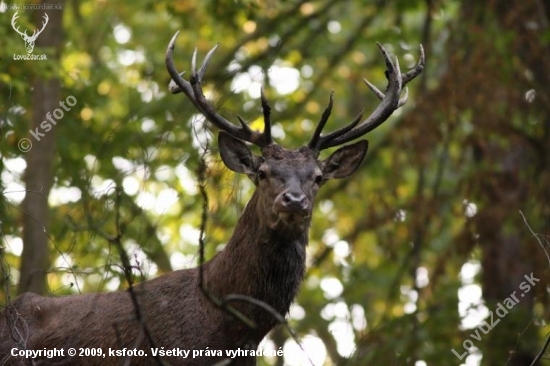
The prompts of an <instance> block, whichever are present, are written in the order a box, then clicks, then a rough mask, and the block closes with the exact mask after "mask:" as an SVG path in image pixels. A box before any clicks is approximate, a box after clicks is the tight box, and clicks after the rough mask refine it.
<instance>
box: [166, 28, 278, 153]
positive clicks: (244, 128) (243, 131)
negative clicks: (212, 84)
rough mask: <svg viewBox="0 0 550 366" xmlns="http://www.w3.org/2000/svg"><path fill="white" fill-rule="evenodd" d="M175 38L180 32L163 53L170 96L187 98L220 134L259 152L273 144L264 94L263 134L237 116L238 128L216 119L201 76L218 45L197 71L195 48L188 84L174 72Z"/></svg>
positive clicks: (176, 35)
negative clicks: (258, 148) (257, 148)
mask: <svg viewBox="0 0 550 366" xmlns="http://www.w3.org/2000/svg"><path fill="white" fill-rule="evenodd" d="M178 34H179V32H177V33H176V34H175V35H174V37H172V40H170V43H169V44H168V49H167V50H166V60H165V62H166V68H167V69H168V73H169V74H170V76H171V78H172V80H171V81H170V84H169V85H168V89H169V90H170V92H171V93H173V94H177V93H179V92H183V93H184V94H185V95H186V96H187V98H189V100H190V101H191V102H192V103H193V104H194V105H195V107H196V108H197V109H198V110H199V111H200V112H201V113H202V114H203V115H204V116H205V117H206V119H208V120H209V121H210V122H212V123H213V124H214V125H215V126H216V127H218V128H219V129H220V130H222V131H225V132H227V133H229V134H230V135H231V136H233V137H235V138H238V139H240V140H244V141H248V142H250V143H253V144H254V145H256V146H259V147H260V148H262V147H265V146H267V145H270V144H272V143H273V139H272V137H271V119H270V111H271V108H270V107H269V104H268V103H267V99H266V98H265V96H264V93H263V90H262V96H261V99H262V109H263V113H264V132H258V131H253V130H252V129H250V127H248V125H247V124H246V123H245V122H244V120H243V119H242V118H241V117H239V116H237V119H238V120H239V123H240V126H237V125H235V124H233V123H231V122H229V121H228V120H227V119H225V118H224V117H222V116H221V115H219V114H218V113H217V112H216V110H215V109H214V107H212V105H211V104H210V103H209V102H208V101H207V100H206V98H205V96H204V94H203V92H202V85H201V84H202V78H203V76H204V73H205V72H206V68H207V67H208V64H209V63H210V59H211V58H212V55H213V54H214V52H215V51H216V50H217V49H218V46H219V45H216V46H214V47H213V48H212V49H211V50H210V51H209V52H208V53H207V54H206V57H205V58H204V60H203V62H202V64H201V67H200V68H199V70H198V71H197V70H196V61H197V49H196V48H195V51H194V52H193V58H192V60H191V77H190V78H189V81H187V80H185V79H184V78H183V77H182V76H183V74H185V72H182V73H181V74H180V73H178V71H177V70H176V67H175V65H174V59H173V56H172V54H173V52H174V45H175V43H176V38H177V37H178Z"/></svg>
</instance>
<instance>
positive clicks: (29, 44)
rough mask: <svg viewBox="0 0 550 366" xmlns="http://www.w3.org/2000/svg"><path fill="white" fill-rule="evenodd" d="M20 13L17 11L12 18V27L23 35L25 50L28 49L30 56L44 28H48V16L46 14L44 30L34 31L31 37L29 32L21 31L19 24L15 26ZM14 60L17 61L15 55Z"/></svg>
mask: <svg viewBox="0 0 550 366" xmlns="http://www.w3.org/2000/svg"><path fill="white" fill-rule="evenodd" d="M18 12H19V11H16V12H15V14H13V17H12V18H11V26H12V27H13V29H14V30H15V31H16V32H17V33H19V34H20V35H21V38H23V41H25V48H26V49H27V53H28V54H30V53H32V51H33V49H34V42H36V39H37V38H38V36H39V35H40V33H42V31H43V30H44V28H46V25H47V24H48V20H49V18H48V14H46V13H44V21H43V22H42V29H40V30H36V29H35V30H34V32H33V33H32V35H31V36H29V35H28V34H27V30H26V29H25V32H21V31H20V30H19V26H18V25H17V24H15V21H16V20H17V18H19V15H17V13H18ZM14 59H15V55H14Z"/></svg>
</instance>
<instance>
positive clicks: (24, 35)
mask: <svg viewBox="0 0 550 366" xmlns="http://www.w3.org/2000/svg"><path fill="white" fill-rule="evenodd" d="M18 12H19V10H17V11H16V12H15V14H13V17H12V18H11V26H12V28H13V29H14V30H15V31H16V32H17V33H19V34H20V35H21V36H23V37H28V35H27V31H26V30H25V32H24V33H23V32H21V31H20V30H19V26H17V28H15V21H16V20H17V18H19V15H17V13H18Z"/></svg>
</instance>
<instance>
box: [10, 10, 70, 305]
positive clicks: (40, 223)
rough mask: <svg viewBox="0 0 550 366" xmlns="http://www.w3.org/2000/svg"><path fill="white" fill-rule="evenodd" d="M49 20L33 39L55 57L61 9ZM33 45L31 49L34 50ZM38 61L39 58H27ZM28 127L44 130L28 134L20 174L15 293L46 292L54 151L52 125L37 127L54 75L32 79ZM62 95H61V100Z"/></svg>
mask: <svg viewBox="0 0 550 366" xmlns="http://www.w3.org/2000/svg"><path fill="white" fill-rule="evenodd" d="M42 3H43V4H54V3H55V4H59V3H62V2H61V1H59V0H44V1H43V2H42ZM46 13H47V14H48V17H49V21H48V24H47V25H46V27H45V28H44V31H43V32H42V33H41V34H40V36H39V37H38V38H37V40H36V48H38V49H40V47H50V48H53V49H54V50H55V51H54V52H55V56H54V57H55V58H59V57H58V56H59V49H60V45H61V40H62V29H63V27H62V18H63V10H62V9H56V10H46ZM43 15H44V12H43V11H42V10H39V11H36V12H35V14H34V16H35V17H36V21H35V27H36V29H40V27H41V26H42V21H43ZM36 48H35V51H34V52H37V50H36ZM28 62H42V61H28ZM32 93H33V95H32V101H33V112H32V126H31V130H33V131H36V130H38V131H39V132H41V133H44V136H40V135H39V137H40V140H38V139H37V138H35V137H34V136H29V140H30V141H31V142H32V144H33V146H32V149H31V150H30V151H28V152H27V153H26V162H27V169H26V171H25V175H24V181H25V187H26V194H25V198H24V200H23V204H22V208H23V253H22V255H21V269H20V273H21V277H20V280H19V288H18V292H19V293H23V292H29V291H30V292H34V293H37V294H44V293H45V292H46V273H47V271H48V269H49V266H50V262H49V248H48V242H49V235H48V226H49V225H48V224H49V223H48V216H49V215H48V212H49V206H48V197H49V194H50V189H51V187H52V184H53V166H54V158H55V151H56V146H55V144H56V126H55V125H52V129H51V130H50V131H48V132H44V131H45V130H44V129H43V128H42V127H41V126H40V124H41V123H42V122H43V121H45V120H46V115H47V114H48V113H52V112H53V111H54V110H55V109H56V108H60V104H59V103H60V101H61V83H60V80H59V78H58V77H57V76H55V77H53V78H51V79H47V80H44V79H40V78H36V79H35V80H34V81H33V83H32ZM64 99H65V98H63V100H64Z"/></svg>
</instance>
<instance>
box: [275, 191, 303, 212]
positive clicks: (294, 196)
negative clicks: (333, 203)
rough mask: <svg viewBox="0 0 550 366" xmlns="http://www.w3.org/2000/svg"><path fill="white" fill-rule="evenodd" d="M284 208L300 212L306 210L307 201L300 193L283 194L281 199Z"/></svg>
mask: <svg viewBox="0 0 550 366" xmlns="http://www.w3.org/2000/svg"><path fill="white" fill-rule="evenodd" d="M281 201H282V204H283V206H284V208H286V209H288V210H292V211H294V210H296V211H301V210H305V209H307V205H308V200H307V197H306V195H305V194H303V193H302V192H292V191H291V192H285V193H283V195H282V197H281Z"/></svg>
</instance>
